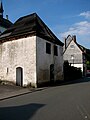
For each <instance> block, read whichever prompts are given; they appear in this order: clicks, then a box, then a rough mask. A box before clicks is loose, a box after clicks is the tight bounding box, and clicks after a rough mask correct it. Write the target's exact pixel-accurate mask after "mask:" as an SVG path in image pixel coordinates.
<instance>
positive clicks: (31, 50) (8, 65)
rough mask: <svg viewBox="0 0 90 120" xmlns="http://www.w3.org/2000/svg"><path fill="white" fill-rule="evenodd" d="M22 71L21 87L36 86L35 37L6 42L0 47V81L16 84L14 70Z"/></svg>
mask: <svg viewBox="0 0 90 120" xmlns="http://www.w3.org/2000/svg"><path fill="white" fill-rule="evenodd" d="M18 67H21V68H22V69H23V86H25V85H27V84H33V85H35V86H36V37H35V36H33V37H28V38H22V39H17V40H13V41H7V42H4V43H2V44H1V45H0V79H1V80H7V81H12V82H14V83H16V68H18Z"/></svg>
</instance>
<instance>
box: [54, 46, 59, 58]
mask: <svg viewBox="0 0 90 120" xmlns="http://www.w3.org/2000/svg"><path fill="white" fill-rule="evenodd" d="M54 55H56V56H58V47H57V46H55V45H54Z"/></svg>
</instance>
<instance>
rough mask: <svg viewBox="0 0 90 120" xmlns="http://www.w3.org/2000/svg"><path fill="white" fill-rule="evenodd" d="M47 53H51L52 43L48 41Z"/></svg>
mask: <svg viewBox="0 0 90 120" xmlns="http://www.w3.org/2000/svg"><path fill="white" fill-rule="evenodd" d="M46 53H48V54H51V44H50V43H46Z"/></svg>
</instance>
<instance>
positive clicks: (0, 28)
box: [0, 0, 12, 34]
mask: <svg viewBox="0 0 90 120" xmlns="http://www.w3.org/2000/svg"><path fill="white" fill-rule="evenodd" d="M3 12H4V10H3V5H2V1H1V0H0V34H1V33H2V32H4V31H5V30H6V29H8V28H9V27H10V26H11V25H12V23H11V22H10V21H9V20H8V16H7V19H5V18H3Z"/></svg>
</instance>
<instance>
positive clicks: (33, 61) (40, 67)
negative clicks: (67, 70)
mask: <svg viewBox="0 0 90 120" xmlns="http://www.w3.org/2000/svg"><path fill="white" fill-rule="evenodd" d="M0 79H1V80H6V81H11V82H13V83H15V84H17V85H20V86H27V85H31V86H34V87H37V86H38V85H40V84H44V83H47V82H53V81H56V80H63V43H62V42H61V41H60V40H59V39H58V38H57V37H56V36H55V35H54V34H53V33H52V31H51V30H50V29H49V28H48V27H47V26H46V25H45V23H44V22H43V21H42V20H41V19H40V17H39V16H38V15H37V14H36V13H33V14H31V15H28V16H25V17H21V18H20V19H18V20H17V21H16V22H15V24H14V25H13V26H12V27H10V28H9V29H8V30H6V31H5V32H4V33H2V35H1V37H0Z"/></svg>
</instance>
